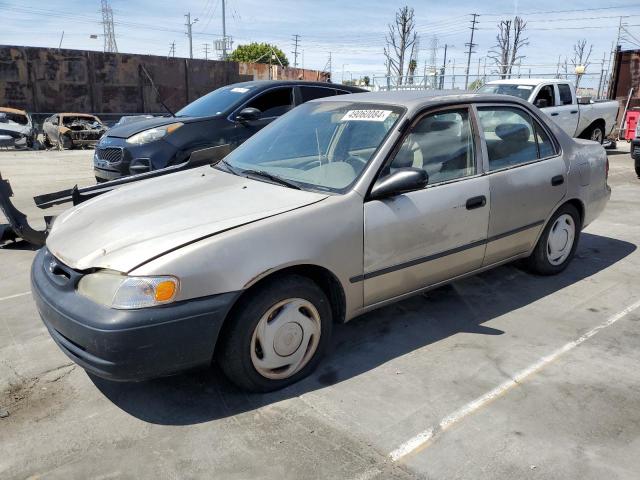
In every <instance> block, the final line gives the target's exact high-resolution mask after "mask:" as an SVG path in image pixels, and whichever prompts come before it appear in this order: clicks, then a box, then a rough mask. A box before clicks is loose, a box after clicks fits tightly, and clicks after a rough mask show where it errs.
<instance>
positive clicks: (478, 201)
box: [466, 195, 487, 210]
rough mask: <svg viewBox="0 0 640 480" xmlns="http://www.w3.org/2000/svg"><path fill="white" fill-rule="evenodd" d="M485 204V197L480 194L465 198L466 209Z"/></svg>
mask: <svg viewBox="0 0 640 480" xmlns="http://www.w3.org/2000/svg"><path fill="white" fill-rule="evenodd" d="M486 204H487V197H485V196H484V195H480V196H479V197H472V198H470V199H469V200H467V205H466V206H467V210H473V209H474V208H482V207H484V206H485V205H486Z"/></svg>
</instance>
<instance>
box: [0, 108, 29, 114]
mask: <svg viewBox="0 0 640 480" xmlns="http://www.w3.org/2000/svg"><path fill="white" fill-rule="evenodd" d="M0 112H4V113H17V114H20V115H26V114H27V112H26V111H25V110H18V109H17V108H10V107H0Z"/></svg>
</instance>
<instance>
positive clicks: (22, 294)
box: [0, 291, 31, 302]
mask: <svg viewBox="0 0 640 480" xmlns="http://www.w3.org/2000/svg"><path fill="white" fill-rule="evenodd" d="M25 295H31V292H30V291H29V292H22V293H16V294H15V295H9V296H8V297H1V298H0V302H2V301H3V300H11V299H12V298H18V297H24V296H25Z"/></svg>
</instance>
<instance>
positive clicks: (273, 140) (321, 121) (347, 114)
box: [220, 101, 403, 192]
mask: <svg viewBox="0 0 640 480" xmlns="http://www.w3.org/2000/svg"><path fill="white" fill-rule="evenodd" d="M402 112H403V110H402V108H400V107H396V106H389V105H374V104H365V103H354V102H338V101H327V102H310V103H305V104H303V105H300V106H299V107H297V108H295V109H294V110H292V111H291V112H290V113H288V114H287V115H285V116H283V117H281V118H279V119H278V120H276V121H275V122H273V123H272V124H270V125H269V126H267V127H266V128H264V129H262V130H261V131H260V132H258V133H257V134H256V135H254V136H253V137H251V138H250V139H249V140H247V141H246V142H245V143H243V144H242V145H241V146H240V147H238V148H237V149H236V150H234V151H233V152H232V153H231V154H230V155H229V156H227V157H226V158H225V162H224V163H226V164H227V165H229V166H230V167H231V169H233V171H234V172H236V173H238V174H247V175H251V173H250V172H251V171H254V172H255V171H261V172H266V173H268V174H269V175H272V176H276V177H280V178H282V179H285V180H289V181H291V182H294V183H296V184H297V185H299V186H300V187H301V188H307V187H308V188H310V189H320V190H329V191H336V192H341V191H344V189H346V188H347V187H349V186H350V185H351V184H352V183H353V182H354V181H355V180H356V179H357V178H358V177H359V176H360V174H361V173H362V171H363V170H364V168H365V167H366V165H367V164H368V163H369V160H371V158H372V157H373V154H374V153H375V151H376V150H377V149H378V148H379V147H380V145H381V144H382V142H383V141H384V139H385V138H386V136H387V134H388V133H389V131H390V130H391V129H392V128H393V126H394V125H395V124H396V122H397V121H398V118H399V117H400V116H401V114H402ZM224 163H223V166H221V167H220V168H224ZM263 177H264V175H263Z"/></svg>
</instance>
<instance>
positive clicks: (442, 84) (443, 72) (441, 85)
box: [440, 43, 449, 90]
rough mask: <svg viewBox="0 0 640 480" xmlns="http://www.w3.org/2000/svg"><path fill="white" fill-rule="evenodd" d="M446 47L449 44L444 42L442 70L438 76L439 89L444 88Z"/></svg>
mask: <svg viewBox="0 0 640 480" xmlns="http://www.w3.org/2000/svg"><path fill="white" fill-rule="evenodd" d="M448 47H449V45H447V44H446V43H445V44H444V60H443V61H442V72H441V76H440V90H442V89H443V88H444V77H445V76H446V73H447V48H448Z"/></svg>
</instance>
